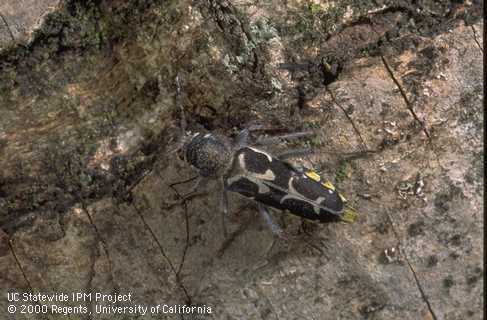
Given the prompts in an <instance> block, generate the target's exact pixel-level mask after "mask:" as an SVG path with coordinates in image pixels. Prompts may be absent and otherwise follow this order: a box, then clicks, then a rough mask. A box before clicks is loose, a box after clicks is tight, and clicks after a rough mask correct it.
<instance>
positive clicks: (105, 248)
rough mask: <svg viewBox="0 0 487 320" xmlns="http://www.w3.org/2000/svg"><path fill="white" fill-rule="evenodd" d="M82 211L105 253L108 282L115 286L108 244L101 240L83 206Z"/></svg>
mask: <svg viewBox="0 0 487 320" xmlns="http://www.w3.org/2000/svg"><path fill="white" fill-rule="evenodd" d="M82 209H83V211H84V212H85V214H86V216H87V217H88V220H89V222H90V224H91V226H92V227H93V230H94V231H95V234H96V237H97V238H98V241H100V243H101V246H102V247H103V251H104V252H105V255H106V257H107V261H108V270H109V274H110V280H111V281H112V283H114V284H115V282H114V278H113V267H112V266H113V263H112V259H111V257H110V252H109V251H108V244H107V243H106V241H105V240H104V239H103V238H102V236H101V234H100V231H99V230H98V227H97V226H96V224H95V223H94V222H93V219H92V217H91V215H90V213H89V212H88V209H86V207H85V206H84V205H83V206H82Z"/></svg>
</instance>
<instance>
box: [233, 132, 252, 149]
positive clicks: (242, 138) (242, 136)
mask: <svg viewBox="0 0 487 320" xmlns="http://www.w3.org/2000/svg"><path fill="white" fill-rule="evenodd" d="M249 134H250V130H249V129H243V130H242V131H240V132H239V133H238V135H237V137H236V139H235V143H236V145H237V147H239V148H243V147H245V146H246V145H247V144H248V142H249Z"/></svg>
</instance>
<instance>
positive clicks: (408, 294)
mask: <svg viewBox="0 0 487 320" xmlns="http://www.w3.org/2000/svg"><path fill="white" fill-rule="evenodd" d="M27 8H28V9H27ZM481 11H482V8H481V4H480V2H479V1H429V0H424V1H402V0H397V1H392V0H391V1H359V0H347V1H298V0H291V1H281V0H269V1H243V0H238V1H225V0H219V1H217V0H201V1H189V0H179V1H175V0H174V1H155V0H154V1H138V0H125V1H103V0H96V1H95V0H89V1H75V0H63V1H52V0H39V1H26V0H24V1H14V0H4V1H3V2H2V3H0V288H1V289H0V296H1V297H2V298H1V299H0V311H1V312H0V319H11V317H12V315H10V314H9V313H8V310H9V309H8V306H9V305H11V304H12V303H11V302H8V301H7V298H6V297H7V292H32V293H36V292H41V293H59V292H65V293H71V292H86V293H89V292H102V293H121V294H128V293H131V294H132V301H131V302H118V303H116V304H115V305H116V306H130V305H137V304H141V305H144V306H155V305H157V304H169V305H171V304H187V305H189V304H191V305H205V306H209V307H211V308H212V313H211V314H206V315H200V317H201V318H202V319H281V320H282V319H425V320H426V319H433V320H436V319H445V320H447V319H481V318H482V309H483V299H482V297H483V273H484V270H483V267H482V258H483V253H482V251H483V246H482V233H483V215H482V208H483V205H484V203H483V197H482V195H483V188H484V187H483V179H482V177H483V144H482V135H483V114H482V95H483V84H482V83H483V82H482V77H483V61H482V57H483V38H482V30H483V22H482V20H481ZM281 64H285V65H284V67H285V68H284V69H283V68H282V65H281ZM178 73H179V74H180V76H181V91H182V104H183V105H184V108H185V110H186V113H187V117H188V123H189V128H190V129H191V130H195V129H197V128H201V127H205V128H206V129H209V130H214V131H217V132H219V133H222V134H226V135H230V136H231V135H234V134H235V132H236V131H237V130H240V129H243V128H245V127H247V126H248V125H250V124H252V123H259V124H264V125H265V126H268V127H272V128H273V131H279V132H282V131H289V132H292V131H297V130H308V129H312V130H315V131H316V132H317V136H316V137H315V138H312V139H310V140H307V141H304V142H303V141H301V142H293V143H288V144H281V145H278V146H274V147H272V148H270V150H269V151H276V150H279V149H282V148H286V147H303V146H311V147H312V148H313V149H314V150H315V151H316V152H315V154H313V155H312V156H309V157H304V158H301V159H296V161H295V162H296V163H297V164H301V165H305V166H308V167H314V168H315V169H317V170H318V171H320V173H321V174H322V175H323V176H324V177H326V178H327V179H330V180H332V181H333V182H334V183H335V185H336V186H337V188H338V189H339V190H341V191H343V193H344V194H345V195H346V197H347V199H348V200H349V202H350V203H351V204H352V205H353V207H355V208H356V209H357V211H358V212H359V219H358V221H357V222H356V223H354V224H330V225H317V224H313V223H309V222H308V223H303V222H302V221H301V220H300V219H298V218H296V217H294V216H291V215H287V214H282V213H280V212H275V214H274V217H275V219H276V220H277V221H278V222H279V223H280V224H281V225H282V226H283V227H285V230H286V232H287V233H289V234H290V235H292V239H291V240H290V241H288V242H282V241H280V242H277V243H274V241H273V237H272V235H271V233H270V232H269V230H268V228H267V227H266V225H265V224H264V222H263V221H262V220H261V218H260V217H259V215H258V212H257V209H256V207H255V205H253V204H252V203H250V202H249V201H247V200H245V199H242V198H240V197H238V196H235V195H232V196H231V197H230V208H231V210H230V214H229V216H228V217H227V228H228V230H229V233H230V234H229V237H228V238H225V237H224V236H223V231H222V226H221V222H220V213H219V199H218V196H217V194H218V190H219V189H218V185H217V184H216V183H210V184H209V185H208V187H207V189H206V190H207V191H208V193H207V195H205V196H198V197H194V198H192V199H191V200H190V201H188V202H186V203H185V204H183V205H181V206H175V207H172V208H170V209H167V206H166V205H165V204H166V203H167V202H168V201H169V200H171V199H174V198H176V197H177V196H178V195H180V194H184V193H185V192H186V191H187V190H189V185H188V184H185V185H178V186H175V187H173V186H171V184H172V183H174V182H178V181H181V180H185V179H188V178H190V177H192V176H194V172H192V171H191V169H190V168H189V167H188V165H186V164H184V163H182V162H181V161H180V160H179V159H178V158H177V156H176V155H175V154H170V153H169V152H168V151H170V150H172V149H174V148H175V147H176V145H177V139H178V136H179V134H180V130H179V119H180V113H179V110H178V108H177V106H176V102H175V95H176V83H175V77H176V75H177V74H178ZM14 304H15V305H17V306H18V305H19V303H14ZM80 304H81V305H83V306H85V307H86V308H87V310H88V312H92V314H91V315H89V314H72V313H71V314H70V318H71V319H114V318H115V319H132V318H134V319H137V316H135V315H130V314H125V315H113V314H111V315H110V314H97V313H96V305H100V304H104V303H99V302H95V301H86V302H81V303H80V302H75V301H72V300H69V301H68V302H63V303H62V305H64V306H69V305H71V306H78V305H80ZM38 305H51V303H47V302H42V303H38ZM105 305H107V304H106V303H105ZM108 305H109V304H108ZM67 317H68V316H67V315H62V314H49V313H48V314H42V315H39V314H20V313H19V312H18V311H17V313H16V314H15V319H39V318H40V319H64V318H67ZM138 318H140V319H186V318H188V315H181V314H159V315H155V314H146V315H145V316H139V317H138Z"/></svg>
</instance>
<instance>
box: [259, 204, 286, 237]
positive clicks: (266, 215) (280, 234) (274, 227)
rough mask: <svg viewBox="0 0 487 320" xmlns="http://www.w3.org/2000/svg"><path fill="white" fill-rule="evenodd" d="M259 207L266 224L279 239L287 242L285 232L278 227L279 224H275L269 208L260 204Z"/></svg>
mask: <svg viewBox="0 0 487 320" xmlns="http://www.w3.org/2000/svg"><path fill="white" fill-rule="evenodd" d="M257 207H258V208H259V212H260V214H261V215H262V217H263V218H264V220H265V222H266V223H267V225H268V226H269V228H270V229H271V232H272V234H273V235H274V236H276V237H278V238H281V239H285V240H287V237H286V235H285V233H284V231H283V230H282V229H281V227H279V225H277V223H275V222H274V220H272V217H271V214H270V213H269V210H267V208H266V207H265V206H264V205H262V204H260V203H259V204H257Z"/></svg>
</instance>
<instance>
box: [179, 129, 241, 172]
mask: <svg viewBox="0 0 487 320" xmlns="http://www.w3.org/2000/svg"><path fill="white" fill-rule="evenodd" d="M185 157H186V160H187V161H188V162H189V163H190V164H191V165H192V166H194V167H195V168H196V169H198V171H199V173H200V175H202V176H205V177H209V176H216V175H220V174H223V172H224V171H225V170H226V169H227V168H228V167H229V166H230V164H231V157H232V154H231V148H230V145H229V143H228V142H227V141H226V140H224V139H223V138H221V137H219V136H216V135H213V134H210V133H208V134H200V133H199V134H196V135H195V136H194V137H193V138H192V139H191V140H190V141H189V142H188V144H187V145H186V146H185Z"/></svg>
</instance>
